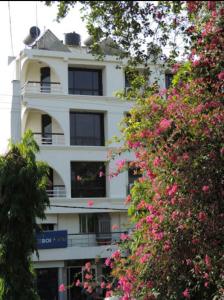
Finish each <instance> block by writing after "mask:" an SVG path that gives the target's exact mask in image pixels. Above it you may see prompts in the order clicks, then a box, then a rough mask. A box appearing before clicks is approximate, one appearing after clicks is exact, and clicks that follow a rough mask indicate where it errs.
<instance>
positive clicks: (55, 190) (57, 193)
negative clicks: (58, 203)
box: [46, 185, 66, 198]
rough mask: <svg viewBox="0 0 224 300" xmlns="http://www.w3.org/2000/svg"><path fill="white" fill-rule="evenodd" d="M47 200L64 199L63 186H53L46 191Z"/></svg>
mask: <svg viewBox="0 0 224 300" xmlns="http://www.w3.org/2000/svg"><path fill="white" fill-rule="evenodd" d="M46 192H47V195H48V197H49V198H65V197H66V191H65V186H64V185H53V186H52V187H51V188H48V189H46Z"/></svg>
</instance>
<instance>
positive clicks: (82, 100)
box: [0, 30, 165, 300]
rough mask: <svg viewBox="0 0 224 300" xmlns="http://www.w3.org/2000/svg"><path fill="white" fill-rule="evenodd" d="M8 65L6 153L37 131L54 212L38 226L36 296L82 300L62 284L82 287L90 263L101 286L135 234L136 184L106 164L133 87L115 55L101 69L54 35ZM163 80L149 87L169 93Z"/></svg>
mask: <svg viewBox="0 0 224 300" xmlns="http://www.w3.org/2000/svg"><path fill="white" fill-rule="evenodd" d="M10 61H11V62H10V64H9V67H8V70H9V71H8V74H9V75H8V77H7V85H8V92H7V93H6V94H5V97H4V100H2V101H0V103H1V104H0V105H1V110H0V118H1V120H2V121H3V122H4V124H5V130H4V132H2V134H1V141H2V143H1V144H2V149H1V151H2V152H4V151H5V149H6V146H7V140H8V139H9V138H11V139H12V140H13V141H19V140H20V139H21V136H22V135H23V133H24V132H25V131H26V130H28V129H31V130H32V132H33V134H34V138H35V139H36V141H37V143H38V144H39V147H40V152H39V153H38V157H37V158H38V160H42V161H45V162H47V163H48V165H49V166H50V172H49V184H48V188H47V193H48V195H49V198H50V204H51V206H50V207H49V208H48V209H47V210H46V219H45V220H37V222H38V224H39V226H40V229H41V230H42V231H40V232H39V233H37V239H38V247H39V258H38V257H37V256H36V255H33V257H32V260H33V263H34V268H35V269H36V272H37V286H38V290H39V293H40V296H41V299H42V300H56V299H57V300H66V299H68V300H72V299H76V300H78V299H81V298H79V297H80V291H79V290H78V289H77V288H75V287H74V288H71V289H68V290H67V291H66V292H63V293H60V292H58V286H59V284H61V283H64V284H65V285H70V284H72V282H73V281H74V279H75V278H79V279H80V280H83V266H84V265H85V263H86V262H88V261H91V262H92V265H93V269H94V272H95V275H96V277H97V278H98V279H99V278H102V276H104V275H105V274H106V272H107V269H106V268H105V266H104V260H105V258H106V257H108V256H110V255H111V254H112V253H113V251H115V249H117V243H118V242H119V240H120V235H121V233H123V232H128V230H129V229H130V225H129V224H128V218H127V206H125V205H124V199H125V198H126V196H127V193H128V190H129V189H128V187H129V186H130V185H129V184H131V183H132V181H133V177H132V175H131V172H128V171H127V172H124V173H122V174H120V175H119V176H117V177H113V178H110V172H111V171H113V170H114V169H115V168H116V160H112V161H109V159H108V151H109V150H111V149H114V148H116V147H118V146H119V145H118V144H115V143H108V141H110V140H111V139H112V138H113V137H114V136H119V135H120V132H119V123H120V121H121V120H122V118H123V117H124V115H125V114H126V113H127V112H128V111H129V110H130V108H131V107H132V105H133V102H124V101H121V100H118V99H117V98H116V97H115V92H116V91H121V90H124V88H125V87H126V86H127V84H126V83H125V82H126V81H125V74H124V70H123V68H122V67H121V68H117V65H118V61H117V60H116V58H115V57H114V56H113V55H111V53H110V52H109V53H107V55H106V56H105V58H104V60H103V61H98V60H96V59H95V57H93V56H92V55H91V54H90V53H89V51H88V47H81V46H80V44H77V43H75V44H73V45H66V44H63V43H62V42H61V41H59V40H58V39H57V37H56V36H54V34H53V33H52V32H51V31H49V30H47V31H46V32H45V33H44V34H43V35H42V37H41V38H40V39H39V40H38V41H37V42H36V43H34V44H33V46H32V47H26V49H24V50H23V51H21V52H20V54H19V55H18V57H16V58H10ZM160 72H161V70H160V67H158V66H157V67H155V68H154V69H153V72H152V74H151V77H150V80H152V81H153V79H154V78H156V77H160V80H159V84H160V86H161V87H165V74H164V76H161V75H160V74H161V73H160ZM2 99H3V98H2ZM133 158H134V157H132V155H131V154H129V155H126V156H122V157H119V158H118V159H126V160H127V161H131V160H132V159H133Z"/></svg>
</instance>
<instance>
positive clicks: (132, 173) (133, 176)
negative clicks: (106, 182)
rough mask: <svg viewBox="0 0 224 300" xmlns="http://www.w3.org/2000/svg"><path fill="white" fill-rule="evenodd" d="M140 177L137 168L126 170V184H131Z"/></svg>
mask: <svg viewBox="0 0 224 300" xmlns="http://www.w3.org/2000/svg"><path fill="white" fill-rule="evenodd" d="M140 177H142V175H141V173H140V169H139V168H134V167H130V168H129V169H128V183H129V184H133V183H134V182H135V180H137V179H138V178H140Z"/></svg>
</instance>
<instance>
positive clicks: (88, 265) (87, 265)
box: [85, 261, 91, 272]
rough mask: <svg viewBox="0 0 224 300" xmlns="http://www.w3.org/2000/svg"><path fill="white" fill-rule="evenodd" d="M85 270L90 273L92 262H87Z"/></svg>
mask: <svg viewBox="0 0 224 300" xmlns="http://www.w3.org/2000/svg"><path fill="white" fill-rule="evenodd" d="M85 269H86V270H87V271H88V272H90V269H91V262H89V261H88V262H87V263H86V264H85Z"/></svg>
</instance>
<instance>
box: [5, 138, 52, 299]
mask: <svg viewBox="0 0 224 300" xmlns="http://www.w3.org/2000/svg"><path fill="white" fill-rule="evenodd" d="M38 149H39V148H38V146H37V144H36V142H35V141H34V139H33V136H32V133H31V132H27V133H26V134H25V135H24V138H23V140H22V142H21V143H18V144H11V145H10V149H9V151H8V153H7V154H6V155H5V156H2V157H0V195H1V196H0V241H1V242H0V281H1V283H2V289H1V288H0V290H1V293H2V295H1V299H2V300H9V299H18V300H34V299H38V296H37V294H36V292H35V290H34V286H33V284H34V277H33V274H32V273H31V270H30V255H31V254H32V253H33V251H34V249H35V248H36V238H35V228H36V217H39V218H44V211H45V209H46V207H47V205H48V204H49V199H48V196H47V194H46V191H45V187H46V183H47V170H48V168H47V166H46V165H45V164H43V163H41V162H39V163H37V162H36V159H35V154H36V152H37V151H38ZM3 287H4V288H3Z"/></svg>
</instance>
